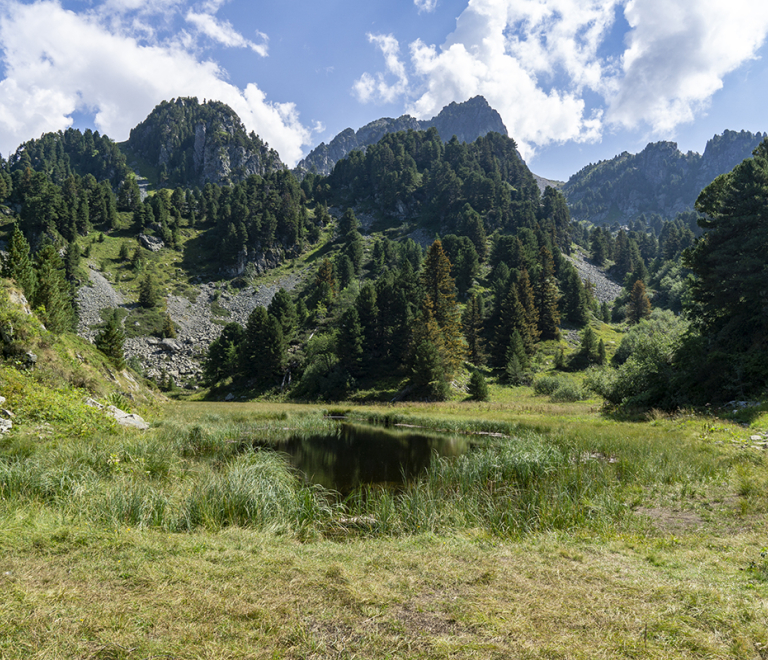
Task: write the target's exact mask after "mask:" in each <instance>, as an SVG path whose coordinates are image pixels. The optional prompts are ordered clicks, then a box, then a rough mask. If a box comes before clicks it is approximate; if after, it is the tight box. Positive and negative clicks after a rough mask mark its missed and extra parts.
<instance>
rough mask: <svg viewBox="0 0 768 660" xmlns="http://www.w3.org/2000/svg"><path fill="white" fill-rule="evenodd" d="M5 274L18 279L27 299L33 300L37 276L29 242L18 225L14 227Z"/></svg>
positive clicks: (4, 267) (4, 269)
mask: <svg viewBox="0 0 768 660" xmlns="http://www.w3.org/2000/svg"><path fill="white" fill-rule="evenodd" d="M3 276H4V277H10V278H11V279H13V280H16V284H18V285H19V286H20V287H21V290H22V291H23V292H24V295H25V296H26V297H27V300H30V301H31V300H32V298H33V296H34V293H35V285H36V279H37V278H36V276H35V270H34V267H33V265H32V259H31V257H30V253H29V243H28V242H27V239H26V238H24V234H22V233H21V230H20V229H19V227H18V225H16V226H14V228H13V234H12V235H11V241H10V244H9V246H8V254H7V256H6V258H5V261H4V263H3Z"/></svg>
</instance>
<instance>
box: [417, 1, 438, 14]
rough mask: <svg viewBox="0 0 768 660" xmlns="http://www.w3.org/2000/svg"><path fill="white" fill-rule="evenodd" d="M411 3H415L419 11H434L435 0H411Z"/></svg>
mask: <svg viewBox="0 0 768 660" xmlns="http://www.w3.org/2000/svg"><path fill="white" fill-rule="evenodd" d="M413 4H414V5H416V8H417V9H418V10H419V13H421V12H423V11H426V12H431V11H435V7H437V0H413Z"/></svg>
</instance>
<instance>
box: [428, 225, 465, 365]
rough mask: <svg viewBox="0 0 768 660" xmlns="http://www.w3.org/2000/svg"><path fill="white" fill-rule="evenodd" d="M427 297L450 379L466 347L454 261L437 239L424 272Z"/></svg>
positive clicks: (439, 348)
mask: <svg viewBox="0 0 768 660" xmlns="http://www.w3.org/2000/svg"><path fill="white" fill-rule="evenodd" d="M421 281H422V287H423V289H424V300H425V302H426V301H428V303H429V306H430V307H431V311H432V314H433V315H434V320H435V323H436V324H437V326H438V328H439V329H440V335H441V341H440V344H441V346H438V345H436V344H435V347H436V348H437V349H438V350H442V351H443V358H444V367H445V373H446V375H447V376H448V377H449V378H450V377H452V376H453V374H454V372H455V370H456V369H457V368H458V367H459V365H460V364H461V361H462V360H463V359H464V354H465V351H466V349H465V346H464V340H463V337H462V334H461V324H460V321H459V316H458V306H457V305H456V298H455V295H456V294H455V291H456V284H455V282H454V280H453V278H452V277H451V262H450V261H449V260H448V257H447V256H446V254H445V252H444V251H443V246H442V243H441V242H440V241H439V240H436V241H435V242H434V243H432V245H431V246H430V247H429V250H427V256H426V257H425V259H424V264H423V269H422V273H421Z"/></svg>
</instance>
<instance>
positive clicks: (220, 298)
mask: <svg viewBox="0 0 768 660" xmlns="http://www.w3.org/2000/svg"><path fill="white" fill-rule="evenodd" d="M90 275H91V283H90V285H89V286H85V287H81V289H80V291H79V292H78V307H79V310H80V325H79V327H78V333H79V334H80V335H81V336H83V337H85V338H86V339H89V340H91V341H93V338H94V337H95V336H96V333H97V332H98V327H97V326H98V325H100V324H101V322H102V320H101V310H102V309H104V308H117V307H125V308H129V307H131V306H132V304H133V303H131V302H130V301H126V300H125V298H124V297H123V296H122V295H121V294H120V293H119V292H118V291H116V290H115V288H114V287H113V286H112V284H111V283H110V282H109V281H108V280H107V279H106V278H104V277H103V276H102V275H101V273H99V272H98V271H97V270H95V269H91V271H90ZM301 277H302V274H301V273H294V274H291V275H289V276H287V277H284V278H282V279H280V280H278V281H276V282H274V283H272V284H268V285H263V286H260V287H253V286H246V287H245V288H243V289H241V290H240V291H237V292H234V291H232V290H231V289H230V288H229V287H228V286H227V284H226V283H215V282H208V283H203V284H199V285H198V286H197V287H196V290H195V294H196V295H195V296H191V297H190V298H185V297H181V296H168V298H167V299H166V308H167V311H168V313H169V314H170V316H171V319H172V320H173V322H174V325H175V326H176V338H175V339H160V338H159V337H133V338H129V339H126V341H125V345H124V347H123V348H124V354H125V357H126V359H127V360H130V359H131V358H136V359H138V360H139V362H140V363H141V365H142V367H143V370H144V374H145V375H146V376H147V377H149V378H155V379H157V378H160V377H163V378H168V377H170V378H171V379H172V380H173V381H174V382H175V383H176V384H177V385H179V386H181V385H184V384H186V383H188V382H190V381H196V380H199V378H200V376H201V375H202V360H203V358H204V357H205V354H206V353H207V351H208V347H209V346H210V345H211V342H213V341H214V340H215V339H216V338H217V337H218V336H219V334H221V330H222V328H223V327H224V325H225V324H227V323H229V322H230V321H236V322H237V323H240V324H241V325H243V326H244V325H245V324H246V322H247V321H248V316H249V315H250V313H251V312H252V311H253V310H254V309H255V308H256V307H257V306H264V307H266V306H267V305H269V303H270V302H271V300H272V297H273V296H274V295H275V293H277V291H278V290H279V289H280V288H284V289H286V290H291V289H293V288H294V287H295V286H296V285H297V284H298V283H299V281H300V280H301Z"/></svg>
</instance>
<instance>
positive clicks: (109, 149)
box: [7, 128, 130, 188]
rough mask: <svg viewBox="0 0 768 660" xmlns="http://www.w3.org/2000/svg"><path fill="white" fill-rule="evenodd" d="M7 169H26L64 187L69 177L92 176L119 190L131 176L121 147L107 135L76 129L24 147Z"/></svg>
mask: <svg viewBox="0 0 768 660" xmlns="http://www.w3.org/2000/svg"><path fill="white" fill-rule="evenodd" d="M7 167H8V170H9V171H10V172H11V173H13V172H24V171H26V170H27V168H29V169H31V170H33V171H35V172H40V173H43V174H46V175H47V176H48V177H49V179H50V180H51V182H52V183H55V184H57V185H60V186H61V185H63V184H64V183H65V182H66V181H67V180H68V179H69V178H70V177H72V176H73V175H75V174H77V175H79V176H81V177H85V176H87V175H91V176H92V177H93V178H94V179H96V181H109V183H110V185H111V186H113V187H115V188H117V186H118V185H120V183H121V182H122V181H124V180H125V179H126V178H127V177H128V175H129V173H130V169H129V168H128V166H127V164H126V161H125V156H124V155H123V153H122V151H120V147H118V146H117V144H116V143H115V142H113V141H112V140H111V139H109V138H108V137H107V136H106V135H99V132H98V131H91V129H86V130H85V131H84V132H82V133H81V132H80V131H79V130H77V129H74V128H68V129H67V130H66V131H63V132H62V131H58V132H56V133H46V134H44V135H43V136H42V137H41V138H39V139H37V140H29V141H28V142H25V143H24V144H22V145H21V146H20V147H19V148H18V149H16V152H15V153H14V154H12V155H11V156H10V157H9V158H8V164H7Z"/></svg>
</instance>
